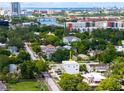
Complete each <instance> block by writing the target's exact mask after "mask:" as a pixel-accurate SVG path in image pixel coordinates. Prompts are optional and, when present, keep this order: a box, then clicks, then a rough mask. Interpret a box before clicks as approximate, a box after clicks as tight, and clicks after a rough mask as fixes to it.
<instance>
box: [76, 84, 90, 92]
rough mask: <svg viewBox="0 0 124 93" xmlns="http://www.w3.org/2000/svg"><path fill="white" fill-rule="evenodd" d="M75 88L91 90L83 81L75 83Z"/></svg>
mask: <svg viewBox="0 0 124 93" xmlns="http://www.w3.org/2000/svg"><path fill="white" fill-rule="evenodd" d="M76 89H77V90H78V91H89V90H91V88H90V87H89V86H88V84H87V83H85V82H82V83H79V84H78V85H77V87H76Z"/></svg>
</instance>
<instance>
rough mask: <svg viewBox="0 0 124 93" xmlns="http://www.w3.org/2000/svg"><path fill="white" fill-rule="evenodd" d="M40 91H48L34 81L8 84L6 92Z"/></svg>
mask: <svg viewBox="0 0 124 93" xmlns="http://www.w3.org/2000/svg"><path fill="white" fill-rule="evenodd" d="M40 85H41V87H40ZM42 85H43V86H42ZM40 90H43V91H45V90H48V88H47V87H46V86H45V84H44V83H43V82H42V83H39V82H36V81H22V82H18V83H15V84H8V91H40Z"/></svg>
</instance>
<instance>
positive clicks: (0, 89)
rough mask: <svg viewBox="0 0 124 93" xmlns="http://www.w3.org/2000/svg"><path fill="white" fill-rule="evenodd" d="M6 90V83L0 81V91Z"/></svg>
mask: <svg viewBox="0 0 124 93" xmlns="http://www.w3.org/2000/svg"><path fill="white" fill-rule="evenodd" d="M5 90H6V86H5V84H3V83H2V81H0V91H5Z"/></svg>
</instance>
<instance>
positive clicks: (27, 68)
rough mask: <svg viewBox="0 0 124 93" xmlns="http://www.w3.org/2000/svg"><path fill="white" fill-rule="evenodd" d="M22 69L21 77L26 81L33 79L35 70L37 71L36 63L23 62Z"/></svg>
mask: <svg viewBox="0 0 124 93" xmlns="http://www.w3.org/2000/svg"><path fill="white" fill-rule="evenodd" d="M20 69H21V76H22V78H24V79H32V78H34V77H35V76H34V69H35V63H34V62H23V63H22V64H21V65H20Z"/></svg>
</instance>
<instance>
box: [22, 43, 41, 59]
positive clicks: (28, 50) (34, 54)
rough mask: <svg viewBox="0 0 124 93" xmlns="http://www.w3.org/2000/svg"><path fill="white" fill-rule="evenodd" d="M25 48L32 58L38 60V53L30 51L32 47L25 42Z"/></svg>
mask: <svg viewBox="0 0 124 93" xmlns="http://www.w3.org/2000/svg"><path fill="white" fill-rule="evenodd" d="M24 47H25V49H26V51H27V52H28V53H29V54H30V56H31V59H32V60H39V57H38V55H36V53H34V52H33V51H32V49H31V48H30V47H29V43H25V46H24Z"/></svg>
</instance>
